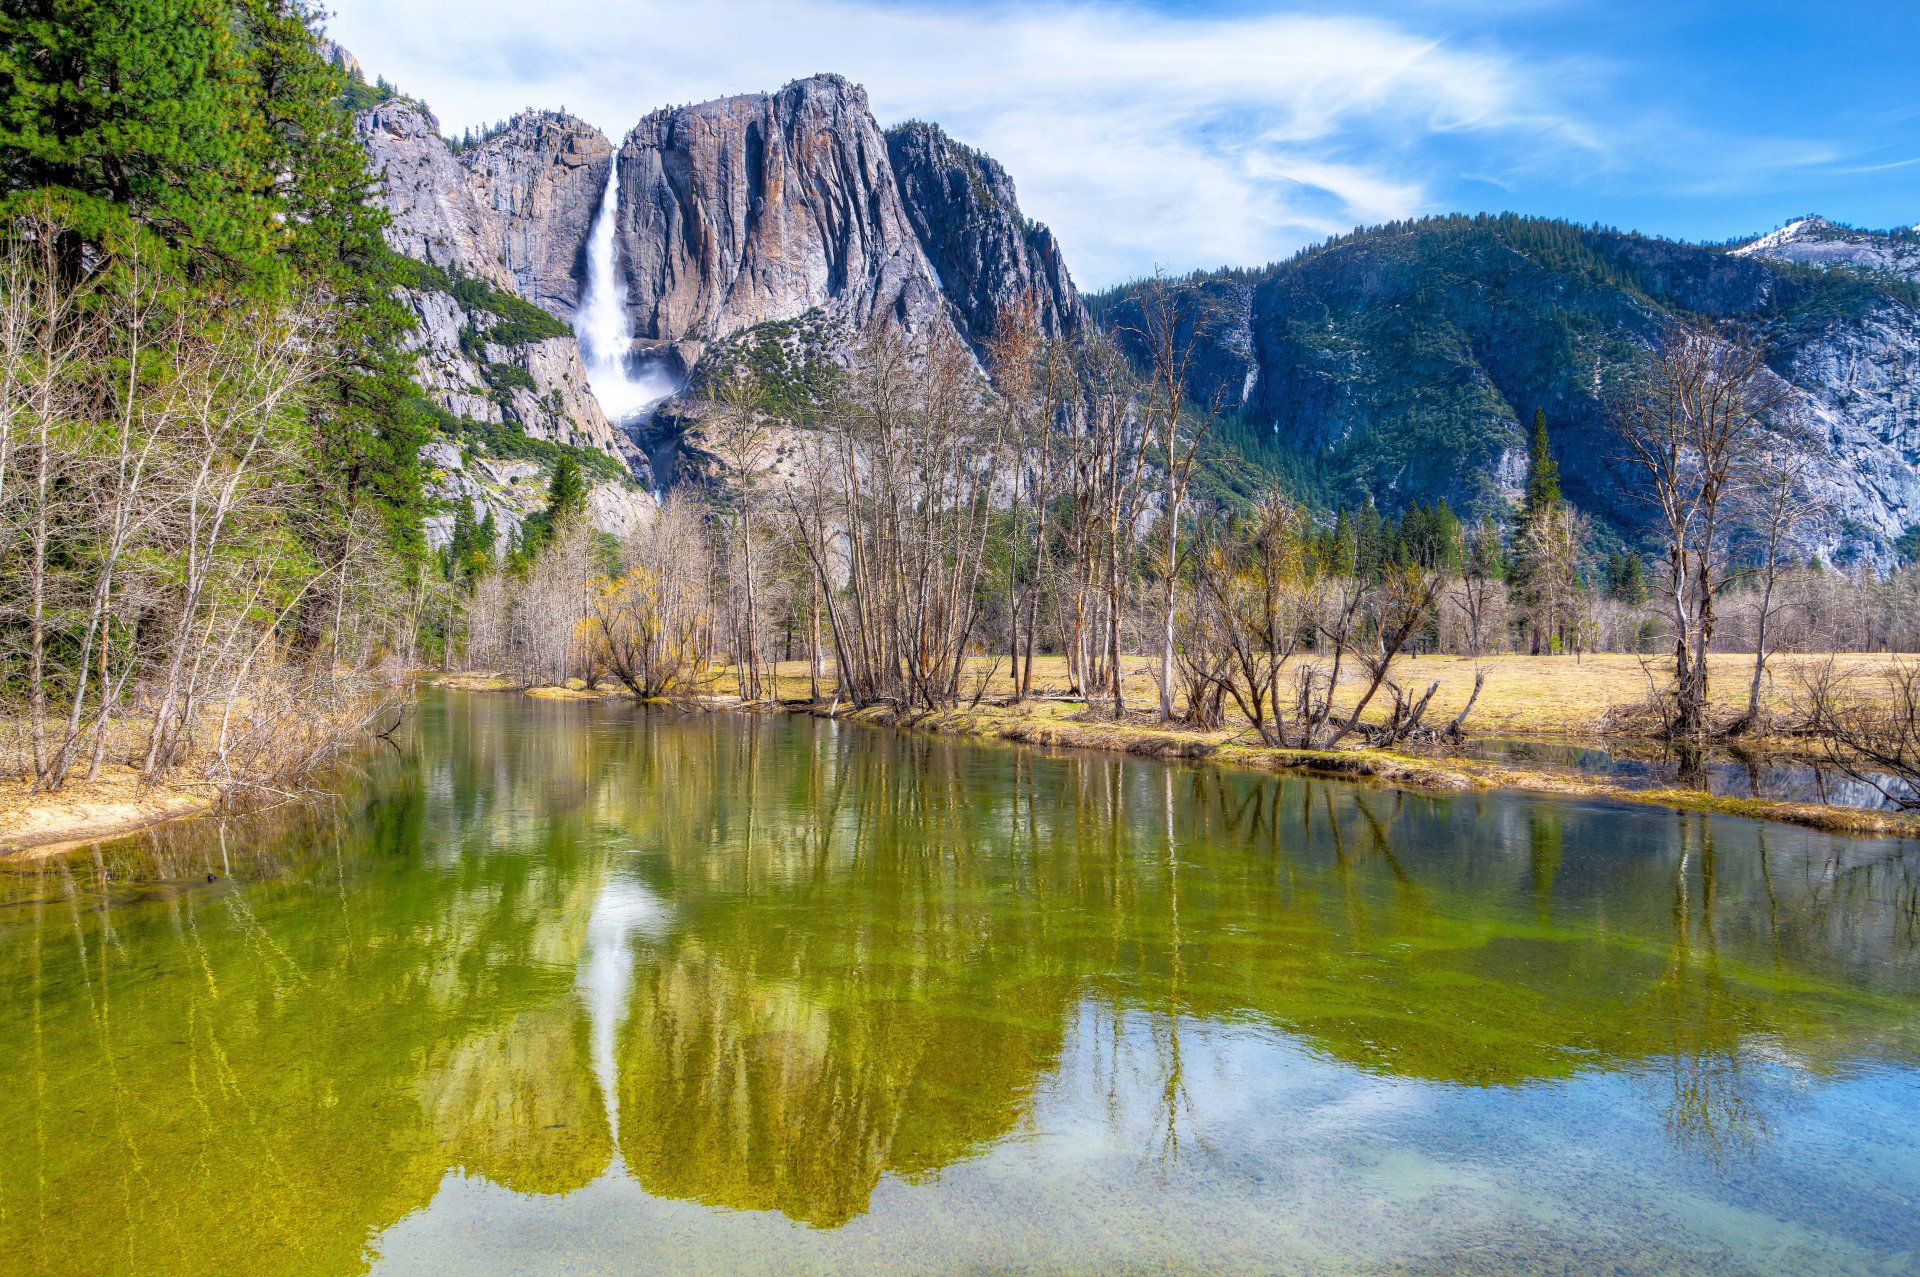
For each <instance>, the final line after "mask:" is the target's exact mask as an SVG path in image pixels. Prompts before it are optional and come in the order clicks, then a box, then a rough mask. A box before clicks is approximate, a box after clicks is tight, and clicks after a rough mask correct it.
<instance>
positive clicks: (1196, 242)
mask: <svg viewBox="0 0 1920 1277" xmlns="http://www.w3.org/2000/svg"><path fill="white" fill-rule="evenodd" d="M337 3H338V4H339V14H338V16H337V17H336V18H335V20H334V22H333V24H332V25H333V28H334V30H335V33H336V34H337V35H338V36H339V38H340V39H342V40H343V41H344V42H345V43H346V44H347V45H348V46H349V47H351V48H353V49H354V51H355V52H356V53H357V54H358V55H359V56H360V58H361V60H362V61H363V62H364V63H365V64H366V65H367V67H368V69H369V71H370V72H372V71H377V72H381V73H384V74H386V75H387V76H389V77H390V78H392V79H394V80H395V81H397V82H398V83H400V84H401V86H402V87H403V88H405V89H406V90H407V91H409V92H412V93H415V94H417V95H419V96H421V97H423V98H425V99H426V100H427V101H428V102H429V103H430V104H431V105H432V106H433V108H434V109H435V111H436V112H437V113H438V114H439V115H440V116H441V118H442V120H443V121H444V122H445V123H446V124H447V126H448V127H450V128H453V129H458V128H460V127H461V126H463V125H466V124H474V123H480V122H484V121H487V120H491V119H496V118H500V117H503V116H505V115H508V114H510V113H512V112H513V111H515V110H518V109H519V108H521V107H523V106H562V105H564V106H566V107H568V108H569V109H571V110H572V111H574V112H575V113H576V114H579V115H581V116H583V117H585V118H587V119H589V120H592V121H593V122H594V123H596V124H598V125H600V126H601V127H602V128H604V129H606V130H607V131H608V132H609V133H612V134H614V135H616V136H617V135H618V134H620V133H623V132H624V131H625V130H626V129H628V128H630V127H631V126H632V125H633V124H634V123H635V122H636V121H637V120H638V119H639V118H640V117H641V116H642V115H644V114H645V113H646V112H647V111H649V110H652V109H654V108H657V107H660V106H663V105H669V104H674V103H684V102H693V101H700V100H704V99H707V98H712V97H716V96H720V95H723V94H726V93H734V92H748V91H756V90H763V89H771V88H775V87H778V86H779V85H780V84H783V83H785V82H787V81H789V80H792V79H795V78H798V77H800V76H804V75H808V74H811V73H813V72H816V71H838V72H840V73H842V74H844V75H847V76H849V77H851V78H853V79H855V80H857V81H859V82H860V83H862V84H864V85H865V86H866V87H867V90H868V93H869V95H870V97H871V100H872V103H873V106H874V110H875V113H876V115H878V116H879V117H880V120H881V122H882V123H890V122H894V121H897V120H901V119H905V118H908V117H920V118H925V119H932V120H936V121H938V122H940V123H941V124H942V125H944V126H945V127H946V128H947V129H948V130H949V131H950V132H952V133H953V134H955V135H956V136H958V137H960V138H961V139H963V140H965V141H967V142H970V143H972V144H974V145H976V146H979V147H981V148H982V149H984V150H986V151H988V152H989V153H991V154H993V155H994V156H995V157H997V158H998V159H1000V160H1001V161H1002V162H1003V163H1004V164H1005V165H1006V166H1007V168H1008V170H1009V172H1011V173H1012V174H1013V176H1014V179H1015V181H1016V183H1017V184H1018V185H1019V187H1020V193H1021V202H1022V204H1023V206H1024V207H1025V209H1026V211H1027V212H1028V214H1029V215H1031V216H1034V217H1037V218H1039V219H1041V220H1043V221H1046V222H1049V223H1050V224H1052V226H1053V227H1054V229H1055V230H1056V231H1057V232H1058V233H1059V234H1060V236H1061V238H1062V240H1063V242H1064V243H1065V245H1066V248H1067V251H1068V254H1069V260H1070V261H1071V262H1072V264H1073V267H1074V270H1075V273H1076V275H1077V276H1078V277H1079V278H1080V279H1081V281H1082V282H1083V284H1090V285H1094V286H1098V285H1100V284H1104V283H1109V282H1112V281H1114V280H1117V279H1120V278H1124V277H1127V276H1130V275H1134V274H1138V273H1140V272H1142V271H1145V270H1149V269H1151V268H1152V267H1153V266H1155V265H1166V266H1170V267H1174V268H1185V267H1189V266H1194V265H1211V264H1217V263H1221V262H1257V261H1262V260H1267V259H1269V258H1273V257H1278V256H1282V255H1284V254H1285V253H1287V252H1289V251H1291V250H1292V249H1294V248H1296V247H1298V246H1299V245H1300V244H1302V243H1305V242H1309V241H1311V240H1314V239H1318V238H1321V237H1323V236H1325V235H1327V234H1330V233H1334V232H1337V231H1340V230H1344V229H1346V228H1348V227H1350V226H1352V225H1353V224H1355V223H1360V222H1373V221H1381V220H1386V219H1391V218H1395V217H1404V216H1410V215H1414V214H1417V213H1420V212H1425V211H1429V210H1430V209H1431V208H1432V207H1434V190H1435V186H1436V184H1438V183H1444V182H1447V181H1450V180H1451V179H1452V178H1454V177H1455V176H1456V175H1457V166H1458V165H1459V164H1462V163H1465V162H1466V160H1467V159H1470V161H1471V163H1470V165H1469V166H1470V167H1471V168H1472V170H1473V171H1475V172H1476V173H1488V174H1492V175H1494V176H1495V177H1498V176H1499V174H1500V172H1501V171H1503V170H1508V169H1512V168H1515V167H1525V166H1527V165H1530V164H1550V163H1567V162H1568V157H1569V156H1574V157H1584V162H1585V163H1586V164H1589V165H1604V164H1605V163H1606V162H1607V157H1606V154H1605V152H1606V148H1605V147H1604V146H1603V145H1602V144H1601V142H1600V140H1599V137H1598V135H1597V133H1596V132H1595V130H1594V129H1593V128H1591V127H1590V126H1589V125H1588V124H1586V123H1584V122H1583V121H1581V120H1579V119H1577V118H1576V117H1575V115H1574V113H1573V112H1572V111H1571V110H1569V109H1568V108H1567V107H1566V106H1565V105H1564V104H1563V103H1562V102H1561V100H1560V95H1559V94H1558V93H1557V92H1556V88H1555V86H1556V84H1562V83H1566V82H1568V81H1569V80H1570V79H1573V78H1577V77H1578V76H1579V75H1580V74H1581V71H1580V69H1579V68H1578V67H1575V66H1573V65H1572V64H1561V65H1558V66H1550V65H1543V64H1541V63H1538V62H1534V63H1530V64H1528V65H1525V66H1523V65H1521V64H1519V63H1518V62H1516V61H1515V60H1514V59H1513V58H1511V57H1510V56H1508V55H1507V54H1505V53H1503V52H1501V51H1500V50H1498V49H1496V48H1494V47H1491V46H1488V45H1484V44H1482V45H1473V44H1467V43H1456V42H1450V41H1447V40H1441V39H1436V38H1434V37H1432V36H1430V35H1427V34H1423V33H1421V32H1419V31H1416V30H1413V29H1411V28H1409V27H1407V26H1404V25H1401V24H1399V23H1395V22H1389V21H1384V20H1380V19H1374V18H1362V17H1340V16H1325V15H1312V14H1299V13H1282V14H1268V15H1243V16H1224V17H1198V18H1196V17H1181V16H1173V15H1168V14H1163V13H1156V12H1152V11H1148V10H1144V9H1136V8H1130V7H1122V6H1118V5H1114V4H1103V3H1067V4H1038V5H1035V4H1023V5H1016V6H1004V7H1001V6H987V7H981V6H967V7H965V9H964V10H960V9H942V8H937V7H927V6H919V5H916V6H907V7H894V6H888V5H884V4H881V3H878V2H877V0H869V2H861V0H784V2H779V3H775V2H771V0H736V2H734V3H727V4H714V5H705V6H698V7H696V6H693V5H687V4H684V3H651V2H648V0H627V2H624V3H621V2H616V3H608V2H607V0H545V2H544V3H541V4H539V5H531V6H530V5H527V4H526V3H524V0H472V2H471V3H468V4H466V5H463V6H462V7H461V9H460V10H459V13H458V16H457V17H456V16H452V15H451V14H450V12H449V11H448V10H447V9H446V8H444V7H443V6H440V5H433V4H428V3H424V2H422V3H413V4H408V3H402V2H399V0H337ZM1465 152H1470V153H1471V154H1470V156H1465V157H1464V158H1463V153H1465Z"/></svg>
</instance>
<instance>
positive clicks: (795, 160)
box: [619, 75, 951, 341]
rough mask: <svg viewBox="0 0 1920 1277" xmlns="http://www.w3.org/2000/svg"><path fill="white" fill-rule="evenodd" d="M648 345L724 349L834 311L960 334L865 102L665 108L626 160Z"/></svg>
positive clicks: (623, 178) (840, 85) (631, 238)
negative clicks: (764, 329)
mask: <svg viewBox="0 0 1920 1277" xmlns="http://www.w3.org/2000/svg"><path fill="white" fill-rule="evenodd" d="M619 209H620V228H619V253H620V257H621V259H622V261H623V262H624V264H625V267H626V274H627V287H628V306H629V309H630V312H631V314H632V318H633V330H634V334H635V335H636V336H637V337H640V338H646V339H654V340H666V341H678V340H681V339H686V338H693V339H696V340H712V339H715V338H719V337H725V336H727V335H729V334H731V333H733V332H736V331H738V330H740V329H744V328H750V327H752V326H754V325H756V324H760V323H765V322H768V321H771V320H785V319H793V318H796V317H798V316H800V315H802V314H805V313H806V312H808V311H810V310H815V309H820V310H824V311H827V312H828V313H830V314H832V315H835V316H839V317H845V318H848V319H851V320H852V321H853V322H854V323H856V324H859V325H864V324H866V323H867V322H869V321H870V320H872V319H874V318H877V317H880V316H890V317H891V318H893V319H894V320H896V321H898V322H900V323H902V324H904V325H907V326H908V327H910V328H919V327H920V326H922V325H925V324H928V323H934V322H951V312H950V310H949V307H948V305H947V303H946V300H945V298H944V297H942V295H941V293H940V289H939V285H938V283H937V281H936V276H935V273H934V270H933V267H932V266H931V265H930V264H929V263H928V261H927V259H926V256H925V254H924V253H922V252H921V250H920V242H919V239H918V237H917V236H916V235H915V234H914V231H913V226H912V224H911V223H910V222H909V220H908V218H907V215H906V211H905V210H904V209H903V208H902V207H901V204H900V194H899V191H898V189H897V188H896V187H895V184H894V180H893V172H892V169H891V167H890V164H889V162H888V158H887V143H886V138H885V137H884V136H882V134H881V132H880V128H879V126H878V125H877V124H875V123H874V120H873V115H872V113H871V112H870V111H869V110H868V108H867V95H866V92H865V90H863V89H861V88H860V87H859V86H857V85H854V84H851V83H849V82H848V81H846V80H844V79H841V78H840V77H839V76H830V75H829V76H815V77H814V78H812V79H808V80H800V81H796V82H795V83H793V84H789V85H788V86H787V87H786V88H784V89H781V90H780V91H779V92H778V93H772V94H767V93H756V94H749V95H746V96H743V97H733V98H722V99H721V100H719V101H717V102H706V103H702V104H700V105H698V106H689V107H680V108H676V109H673V110H666V111H657V112H655V113H654V114H652V115H649V116H647V117H646V118H645V119H643V120H642V121H640V123H639V125H638V126H636V127H635V128H634V130H633V131H632V132H631V133H629V134H628V135H627V139H626V142H625V144H624V145H623V146H622V147H621V148H620V197H619Z"/></svg>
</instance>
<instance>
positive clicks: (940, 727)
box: [789, 701, 1920, 837]
mask: <svg viewBox="0 0 1920 1277" xmlns="http://www.w3.org/2000/svg"><path fill="white" fill-rule="evenodd" d="M789 708H795V709H799V710H802V711H803V712H809V713H818V714H826V713H828V712H829V707H826V706H820V705H816V704H807V705H799V706H790V707H789ZM1063 711H1064V712H1063ZM1079 712H1080V711H1079V707H1077V706H1075V707H1072V708H1071V709H1068V708H1066V707H1064V706H1062V705H1061V704H1060V703H1059V702H1032V701H1027V702H1021V703H1019V704H1016V705H1011V706H987V705H980V706H976V707H973V708H970V709H953V710H934V711H926V710H921V711H899V710H894V709H890V708H887V707H874V708H869V709H863V710H854V711H842V712H840V713H837V714H835V715H834V717H836V718H838V719H841V720H844V721H853V722H861V723H868V724H872V725H874V726H879V727H890V728H904V729H909V730H919V731H931V732H937V733H941V734H946V735H959V736H972V737H978V738H983V739H991V740H1005V741H1013V742H1017V743H1020V744H1028V745H1043V746H1049V747H1054V748H1064V749H1092V750H1105V751H1108V752H1118V753H1127V754H1135V755H1139V756H1141V757H1146V758H1163V759H1176V760H1189V761H1206V762H1211V763H1216V764H1221V765H1225V766H1234V767H1247V768H1253V769H1257V770H1262V771H1299V772H1305V773H1308V774H1311V775H1318V776H1332V777H1339V778H1344V779H1349V780H1365V781H1372V782H1376V783H1380V784H1386V785H1391V786H1396V787H1400V788H1406V789H1417V790H1424V791H1428V792H1438V793H1462V792H1472V791H1484V790H1494V789H1507V790H1516V791H1520V792H1524V793H1535V794H1551V795H1556V796H1560V797H1584V798H1607V799H1617V800H1620V801H1624V802H1633V803H1642V804H1647V805H1650V806H1657V807H1668V808H1673V809H1675V810H1679V811H1694V812H1708V813H1717V814H1720V815H1730V816H1744V817H1748V818H1750V819H1755V820H1772V821H1779V822H1782V823H1785V824H1791V825H1800V826H1803V827H1805V828H1809V829H1820V830H1824V831H1826V832H1829V833H1843V834H1857V835H1869V836H1871V835H1894V836H1900V837H1920V814H1913V813H1904V812H1893V811H1869V810H1866V809H1864V808H1859V807H1840V806H1832V805H1827V804H1821V803H1796V802H1785V801H1780V800H1776V799H1768V798H1731V797H1726V796H1722V795H1716V794H1710V793H1705V792H1702V791H1699V790H1690V789H1675V788H1649V789H1635V788H1632V787H1630V786H1626V785H1619V784H1613V783H1610V782H1607V781H1603V780H1592V779H1586V778H1583V777H1578V776H1568V775H1563V774H1559V773H1554V772H1547V771H1541V770H1535V769H1529V768H1523V767H1515V766H1512V765H1510V764H1504V763H1492V762H1486V761H1483V760H1479V759H1471V758H1460V757H1455V756H1451V755H1448V756H1435V755H1425V754H1415V753H1406V752H1399V751H1393V750H1376V749H1335V750H1312V749H1274V748H1269V747H1266V746H1261V745H1250V744H1246V743H1244V742H1243V741H1242V740H1240V739H1239V738H1238V736H1237V735H1236V734H1234V733H1230V732H1212V733H1206V732H1195V731H1189V730H1184V729H1181V728H1178V727H1171V728H1169V727H1161V726H1157V725H1155V726H1145V725H1139V724H1132V723H1116V722H1100V721H1091V722H1087V721H1075V720H1074V719H1073V717H1071V715H1073V714H1077V713H1079Z"/></svg>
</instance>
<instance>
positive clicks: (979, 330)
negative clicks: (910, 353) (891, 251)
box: [887, 121, 1087, 341]
mask: <svg viewBox="0 0 1920 1277" xmlns="http://www.w3.org/2000/svg"><path fill="white" fill-rule="evenodd" d="M887 157H888V159H889V161H890V162H891V164H892V166H893V177H894V182H895V185H896V186H897V187H898V188H899V192H900V203H901V206H902V208H904V209H905V210H906V214H907V219H908V221H909V222H910V223H911V224H912V226H913V230H914V234H915V235H916V236H917V237H918V238H919V241H920V249H921V251H922V252H923V253H924V254H925V255H926V257H927V260H928V261H929V262H930V263H931V264H932V266H933V268H934V270H935V272H937V274H938V276H939V280H940V287H941V289H942V291H943V292H945V293H946V296H947V299H948V300H949V301H951V302H952V303H953V305H954V306H955V307H956V308H957V309H958V310H959V312H960V314H961V316H962V317H963V319H964V321H965V324H966V327H967V335H968V336H970V337H972V338H973V339H974V340H975V341H981V340H984V339H986V338H988V337H991V336H992V335H993V331H994V328H995V326H996V325H997V324H998V323H999V321H1000V317H1001V316H1002V315H1003V314H1006V313H1007V312H1008V311H1009V309H1010V308H1011V307H1012V306H1014V305H1015V304H1016V302H1018V301H1019V299H1020V298H1022V297H1023V296H1024V297H1029V298H1031V299H1032V303H1033V306H1034V312H1035V318H1036V319H1037V320H1038V321H1039V323H1040V325H1041V327H1042V328H1043V329H1044V330H1045V331H1046V332H1047V333H1048V334H1049V335H1051V336H1055V337H1058V336H1064V335H1068V334H1071V333H1074V332H1077V331H1078V330H1079V329H1080V328H1081V326H1082V325H1084V324H1085V323H1086V318H1087V312H1086V308H1085V307H1084V306H1083V305H1082V304H1081V302H1080V294H1079V293H1078V292H1077V291H1076V290H1075V289H1074V286H1073V280H1072V278H1071V277H1070V276H1069V275H1068V273H1067V264H1066V259H1065V258H1064V257H1063V256H1062V255H1061V252H1060V245H1059V242H1058V241H1056V240H1055V239H1054V237H1053V232H1052V231H1049V230H1048V229H1047V228H1046V227H1045V226H1042V225H1040V224H1039V223H1038V222H1031V221H1028V220H1027V219H1026V217H1025V216H1023V215H1022V214H1021V212H1020V202H1019V199H1018V197H1017V196H1016V195H1015V194H1014V189H1013V179H1012V178H1010V177H1008V176H1007V171H1006V170H1005V169H1004V168H1002V167H1000V164H999V162H998V161H996V160H994V159H993V157H991V156H989V155H983V154H982V153H980V152H979V151H976V150H974V149H973V148H972V147H969V146H964V145H962V144H961V143H959V142H956V141H954V140H953V139H952V138H950V137H948V136H947V135H946V133H944V132H943V131H941V129H940V128H939V127H938V126H937V125H933V124H926V123H922V122H919V121H915V122H912V123H908V124H903V125H901V126H900V127H898V128H895V129H890V130H888V132H887Z"/></svg>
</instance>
